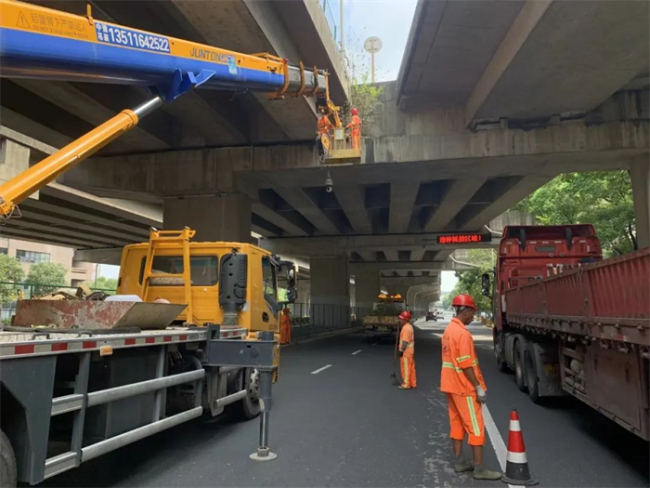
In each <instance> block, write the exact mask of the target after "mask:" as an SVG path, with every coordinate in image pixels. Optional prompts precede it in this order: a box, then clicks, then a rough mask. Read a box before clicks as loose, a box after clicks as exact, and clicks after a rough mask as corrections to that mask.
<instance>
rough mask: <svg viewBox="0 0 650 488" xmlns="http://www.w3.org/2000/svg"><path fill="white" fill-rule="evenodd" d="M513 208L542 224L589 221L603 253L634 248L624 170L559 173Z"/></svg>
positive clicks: (627, 179)
mask: <svg viewBox="0 0 650 488" xmlns="http://www.w3.org/2000/svg"><path fill="white" fill-rule="evenodd" d="M515 209H516V210H524V211H527V212H530V213H531V214H533V215H534V216H535V218H536V219H537V221H538V222H539V223H540V224H542V225H559V224H593V225H594V227H595V229H596V234H597V235H598V237H599V238H600V242H601V245H602V247H603V252H604V254H605V255H606V256H612V255H618V254H624V253H626V252H630V251H632V250H634V249H637V242H636V227H635V220H634V207H633V202H632V186H631V181H630V175H629V173H628V172H627V171H610V172H605V171H596V172H591V173H567V174H563V175H560V176H558V177H556V178H554V179H553V180H551V181H550V182H548V183H547V184H546V185H544V186H542V187H541V188H539V189H538V190H537V191H536V192H535V193H533V194H532V195H530V196H529V197H528V198H526V199H525V200H523V201H522V202H520V203H519V204H518V205H517V206H516V207H515Z"/></svg>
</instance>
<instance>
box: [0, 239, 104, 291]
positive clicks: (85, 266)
mask: <svg viewBox="0 0 650 488" xmlns="http://www.w3.org/2000/svg"><path fill="white" fill-rule="evenodd" d="M0 254H7V255H9V256H11V257H14V258H16V259H17V260H18V261H19V262H20V264H21V266H22V267H23V271H24V272H25V276H27V275H28V274H29V269H30V268H31V266H32V265H33V264H38V263H57V264H62V265H63V266H64V267H65V269H66V271H67V272H66V281H67V282H68V283H70V286H73V287H75V286H78V285H80V284H81V283H83V282H84V281H92V280H93V279H94V271H95V266H94V265H93V264H92V263H84V262H79V261H75V260H74V249H72V248H70V247H62V246H54V245H50V244H42V243H37V242H30V241H22V240H20V239H3V238H0Z"/></svg>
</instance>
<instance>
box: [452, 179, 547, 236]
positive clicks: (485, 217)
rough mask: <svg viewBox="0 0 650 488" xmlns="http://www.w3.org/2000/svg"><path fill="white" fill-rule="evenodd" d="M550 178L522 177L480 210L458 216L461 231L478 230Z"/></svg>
mask: <svg viewBox="0 0 650 488" xmlns="http://www.w3.org/2000/svg"><path fill="white" fill-rule="evenodd" d="M551 179H552V178H550V177H543V176H524V177H523V178H521V179H519V180H518V181H517V182H516V183H514V184H513V185H512V186H511V187H510V188H509V189H507V190H506V191H505V192H504V193H503V194H502V195H501V196H499V197H498V198H497V199H496V200H495V201H494V202H492V203H491V204H489V205H487V206H485V207H483V208H482V209H480V210H478V211H476V212H474V211H472V213H471V214H469V215H467V216H465V215H463V214H460V215H459V219H461V221H460V222H459V226H460V229H459V230H462V231H471V230H472V229H480V228H481V227H482V226H484V225H486V224H487V223H488V222H490V220H492V219H493V218H495V217H497V216H498V215H500V214H502V213H503V212H505V211H506V210H508V209H509V208H510V207H512V206H513V205H514V204H516V203H517V202H520V201H521V200H523V199H524V198H526V197H527V196H528V195H530V194H531V193H532V192H534V191H535V190H537V189H538V188H539V187H540V186H542V185H544V184H545V183H547V182H549V181H550V180H551Z"/></svg>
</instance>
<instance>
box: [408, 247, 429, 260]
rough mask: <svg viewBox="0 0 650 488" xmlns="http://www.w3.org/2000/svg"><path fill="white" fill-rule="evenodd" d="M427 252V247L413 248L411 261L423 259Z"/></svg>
mask: <svg viewBox="0 0 650 488" xmlns="http://www.w3.org/2000/svg"><path fill="white" fill-rule="evenodd" d="M426 252H427V251H426V249H411V257H410V259H411V261H415V262H417V261H422V260H423V259H424V254H425V253H426Z"/></svg>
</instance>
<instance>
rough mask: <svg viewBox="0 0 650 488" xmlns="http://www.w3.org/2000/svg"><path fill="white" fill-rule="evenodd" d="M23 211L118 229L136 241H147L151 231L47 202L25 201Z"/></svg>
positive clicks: (22, 205) (22, 206)
mask: <svg viewBox="0 0 650 488" xmlns="http://www.w3.org/2000/svg"><path fill="white" fill-rule="evenodd" d="M81 208H83V207H81ZM21 209H26V210H29V211H32V212H34V213H35V214H39V215H55V216H57V218H61V219H68V220H69V221H70V222H71V223H72V221H71V220H70V219H76V221H80V222H82V223H84V224H90V225H101V226H103V227H108V228H111V229H118V230H120V231H124V232H127V233H130V234H131V235H132V236H133V238H134V240H138V239H142V240H145V239H148V238H149V231H148V229H147V228H146V227H145V226H138V225H135V224H134V223H129V222H120V221H118V220H112V219H111V218H109V217H105V216H103V215H97V214H93V213H91V212H83V211H80V210H74V209H72V208H68V207H61V206H59V205H57V204H55V203H50V202H45V201H43V200H32V199H28V200H25V201H24V202H23V203H22V204H21Z"/></svg>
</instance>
